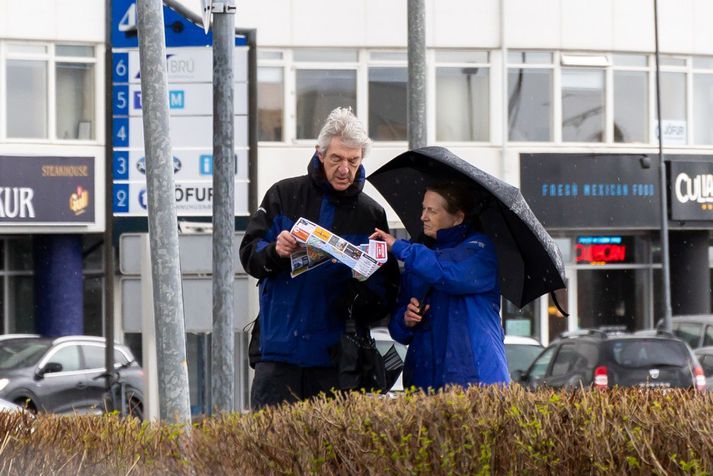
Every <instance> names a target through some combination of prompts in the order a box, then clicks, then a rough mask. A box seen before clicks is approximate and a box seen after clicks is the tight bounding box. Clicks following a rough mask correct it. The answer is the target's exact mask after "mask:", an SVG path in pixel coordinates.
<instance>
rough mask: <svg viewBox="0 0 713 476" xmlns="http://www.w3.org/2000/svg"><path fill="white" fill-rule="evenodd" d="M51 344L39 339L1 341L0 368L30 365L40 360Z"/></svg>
mask: <svg viewBox="0 0 713 476" xmlns="http://www.w3.org/2000/svg"><path fill="white" fill-rule="evenodd" d="M50 345H51V344H50V343H49V342H45V341H40V340H37V339H12V340H6V341H0V370H13V369H20V368H23V367H29V366H30V365H33V364H35V363H37V361H38V360H40V358H41V357H42V355H43V354H44V353H45V351H46V350H47V349H49V347H50Z"/></svg>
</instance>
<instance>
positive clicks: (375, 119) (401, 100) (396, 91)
mask: <svg viewBox="0 0 713 476" xmlns="http://www.w3.org/2000/svg"><path fill="white" fill-rule="evenodd" d="M407 79H408V73H407V70H406V68H369V136H371V138H372V139H374V140H406V138H407V136H406V113H407V110H408V106H407V93H406V84H407Z"/></svg>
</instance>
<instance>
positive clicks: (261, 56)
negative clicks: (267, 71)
mask: <svg viewBox="0 0 713 476" xmlns="http://www.w3.org/2000/svg"><path fill="white" fill-rule="evenodd" d="M257 59H258V60H281V59H282V51H262V50H261V51H258V52H257Z"/></svg>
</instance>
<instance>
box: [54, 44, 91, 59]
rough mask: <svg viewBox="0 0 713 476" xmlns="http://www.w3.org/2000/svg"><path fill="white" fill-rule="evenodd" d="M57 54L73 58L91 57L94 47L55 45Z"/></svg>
mask: <svg viewBox="0 0 713 476" xmlns="http://www.w3.org/2000/svg"><path fill="white" fill-rule="evenodd" d="M54 52H55V55H57V56H72V57H75V58H93V57H94V47H93V46H84V45H57V46H55V48H54Z"/></svg>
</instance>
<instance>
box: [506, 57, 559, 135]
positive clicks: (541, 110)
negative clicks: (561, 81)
mask: <svg viewBox="0 0 713 476" xmlns="http://www.w3.org/2000/svg"><path fill="white" fill-rule="evenodd" d="M508 124H509V138H510V140H512V141H545V142H546V141H551V140H552V71H551V70H549V69H524V68H517V69H514V68H511V69H510V70H509V71H508Z"/></svg>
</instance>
